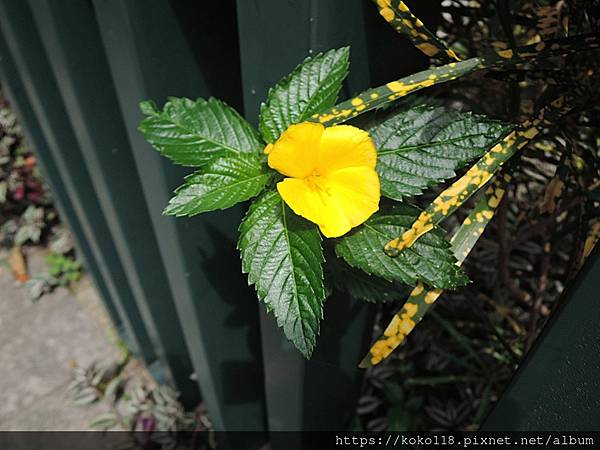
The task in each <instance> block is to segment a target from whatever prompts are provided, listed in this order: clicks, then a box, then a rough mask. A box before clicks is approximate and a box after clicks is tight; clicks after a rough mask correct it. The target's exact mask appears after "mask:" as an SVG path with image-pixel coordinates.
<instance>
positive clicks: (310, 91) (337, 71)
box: [259, 47, 350, 142]
mask: <svg viewBox="0 0 600 450" xmlns="http://www.w3.org/2000/svg"><path fill="white" fill-rule="evenodd" d="M349 55H350V49H349V47H343V48H340V49H338V50H330V51H328V52H326V53H320V54H318V55H316V56H314V57H312V58H307V59H306V60H305V61H304V62H303V63H302V64H300V65H299V66H298V67H296V68H295V69H294V71H293V72H292V73H291V74H289V75H288V76H286V77H285V78H283V79H282V80H281V81H280V82H279V83H277V84H276V85H275V86H274V87H273V88H272V89H271V90H270V91H269V95H268V97H267V101H266V103H263V104H262V105H261V108H260V124H259V130H260V132H261V134H262V135H263V137H264V138H265V140H266V141H267V142H274V141H276V140H277V138H278V137H279V135H280V134H281V133H282V132H283V131H285V129H286V128H287V127H289V126H290V125H292V124H294V123H299V122H303V121H305V120H306V119H308V118H309V117H310V116H312V115H313V114H316V113H318V112H320V111H321V110H322V109H324V108H329V107H331V106H333V105H334V104H335V101H336V99H337V96H338V93H339V91H340V89H341V87H342V82H343V81H344V78H346V75H347V74H348V60H349Z"/></svg>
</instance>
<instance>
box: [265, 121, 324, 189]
mask: <svg viewBox="0 0 600 450" xmlns="http://www.w3.org/2000/svg"><path fill="white" fill-rule="evenodd" d="M323 129H324V127H323V125H321V124H320V123H311V122H304V123H299V124H296V125H291V126H290V127H289V128H288V129H287V130H285V131H284V132H283V133H282V134H281V136H280V137H279V139H278V140H277V142H275V144H273V146H272V148H270V149H269V167H271V168H272V169H275V170H277V171H278V172H280V173H282V174H284V175H287V176H289V177H294V178H304V177H307V176H309V175H311V174H312V173H313V172H314V170H315V168H316V165H317V155H318V151H319V142H320V140H321V135H322V134H323Z"/></svg>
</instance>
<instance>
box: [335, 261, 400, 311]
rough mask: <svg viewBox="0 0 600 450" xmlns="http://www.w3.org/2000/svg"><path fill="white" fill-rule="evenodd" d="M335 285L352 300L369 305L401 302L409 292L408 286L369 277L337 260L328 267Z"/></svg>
mask: <svg viewBox="0 0 600 450" xmlns="http://www.w3.org/2000/svg"><path fill="white" fill-rule="evenodd" d="M327 272H328V274H330V275H331V279H332V281H333V285H334V286H335V288H336V289H337V290H339V291H342V292H346V293H348V294H349V295H350V296H351V297H352V298H355V299H357V300H363V301H366V302H369V303H385V302H392V301H396V300H401V299H403V298H405V297H406V295H407V294H408V292H409V290H408V287H407V286H406V285H403V284H400V283H391V282H389V281H387V280H384V279H383V278H379V277H375V276H373V275H367V274H366V273H365V272H363V271H362V270H358V269H353V268H351V267H348V266H347V265H346V264H344V263H343V262H342V261H341V260H339V259H336V261H333V262H331V263H329V264H328V265H327Z"/></svg>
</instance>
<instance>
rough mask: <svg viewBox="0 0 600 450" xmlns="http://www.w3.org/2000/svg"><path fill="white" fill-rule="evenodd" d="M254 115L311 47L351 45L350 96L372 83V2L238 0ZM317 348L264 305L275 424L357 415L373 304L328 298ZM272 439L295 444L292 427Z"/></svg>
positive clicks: (338, 420) (329, 421)
mask: <svg viewBox="0 0 600 450" xmlns="http://www.w3.org/2000/svg"><path fill="white" fill-rule="evenodd" d="M237 7H238V22H239V24H238V26H239V34H240V48H241V61H242V75H243V83H244V84H243V86H244V101H245V112H246V116H247V117H248V118H249V119H250V120H251V121H253V122H254V123H256V122H257V116H258V109H259V104H260V101H261V100H263V99H264V98H265V97H266V94H267V91H268V88H269V87H270V86H272V85H273V84H275V83H276V82H277V81H278V80H279V79H280V78H281V77H282V76H284V75H286V74H287V73H289V72H290V71H291V70H292V69H293V68H294V67H295V66H296V65H297V64H298V63H300V62H301V61H302V60H303V59H304V58H305V57H307V56H309V55H310V54H316V53H318V52H321V51H325V50H328V49H330V48H334V47H341V46H344V45H351V46H352V52H351V71H350V76H349V79H348V83H347V84H346V88H345V89H344V94H343V95H345V96H348V95H349V94H351V93H354V92H358V91H360V90H362V89H365V88H367V87H368V85H369V66H368V62H367V61H368V58H367V42H366V34H365V33H366V30H365V25H364V16H363V13H364V10H363V5H362V2H361V1H360V0H353V1H347V0H346V1H341V0H334V1H329V2H318V1H306V2H280V1H276V0H262V1H256V2H248V1H244V0H238V2H237ZM324 314H325V320H324V322H323V323H322V326H321V335H320V337H319V339H318V341H317V349H316V351H315V353H314V355H313V357H312V359H311V360H310V361H306V360H304V359H303V357H302V356H301V355H300V353H298V352H297V351H296V350H295V349H294V348H293V346H292V345H291V344H290V343H289V342H288V341H287V340H286V339H285V337H284V335H283V332H282V331H281V330H280V329H278V328H277V325H276V322H275V320H274V318H273V317H272V315H270V314H267V313H266V312H265V310H264V308H261V331H262V346H263V356H264V368H265V390H266V398H267V411H268V421H269V429H270V430H271V431H286V430H287V431H289V430H335V429H343V428H344V427H346V426H348V422H349V421H350V419H351V418H352V417H353V415H354V409H355V402H356V400H357V396H358V393H359V388H360V383H361V379H362V372H361V371H360V370H359V369H357V366H356V365H357V362H358V361H359V359H360V356H361V353H362V352H364V351H365V350H366V347H365V346H366V345H367V343H368V339H369V334H370V314H369V312H368V308H367V307H366V305H364V304H362V303H358V302H352V301H350V300H349V299H348V298H347V297H345V296H340V295H334V296H333V297H332V298H330V299H328V300H327V302H326V303H325V312H324ZM271 438H272V439H271V442H272V446H273V448H275V449H280V448H287V449H290V448H300V447H294V445H300V444H294V443H291V442H286V439H285V436H284V435H272V437H271Z"/></svg>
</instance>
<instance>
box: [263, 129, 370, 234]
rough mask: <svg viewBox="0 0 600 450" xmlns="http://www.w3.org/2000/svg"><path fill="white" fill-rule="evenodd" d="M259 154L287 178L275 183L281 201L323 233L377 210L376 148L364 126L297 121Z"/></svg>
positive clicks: (339, 229) (341, 229)
mask: <svg viewBox="0 0 600 450" xmlns="http://www.w3.org/2000/svg"><path fill="white" fill-rule="evenodd" d="M265 153H267V154H268V155H269V166H270V167H271V168H273V169H275V170H277V171H278V172H280V173H282V174H283V175H287V176H288V177H289V178H286V179H284V180H283V181H281V182H279V183H278V184H277V190H278V191H279V194H280V195H281V197H282V198H283V200H284V201H285V203H287V205H288V206H289V207H290V208H291V209H292V210H293V211H294V212H295V213H296V214H298V215H299V216H302V217H304V218H305V219H308V220H310V221H311V222H314V223H316V224H317V225H319V228H320V229H321V232H322V233H323V235H325V236H326V237H338V236H342V235H343V234H345V233H347V232H348V231H350V229H351V228H353V227H355V226H357V225H360V224H361V223H363V222H364V221H365V220H367V219H368V218H369V217H370V216H371V215H372V214H373V213H374V212H375V211H377V210H378V209H379V177H378V176H377V172H375V164H376V162H377V151H376V150H375V146H374V145H373V141H371V138H370V137H369V134H368V133H367V132H366V131H364V130H361V129H359V128H356V127H353V126H350V125H338V126H333V127H329V128H325V127H324V126H323V125H321V124H318V123H310V122H305V123H300V124H297V125H292V126H290V127H289V128H288V129H287V130H285V131H284V132H283V133H282V135H281V136H280V137H279V139H278V140H277V142H275V143H274V144H269V145H268V146H267V147H266V148H265Z"/></svg>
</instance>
